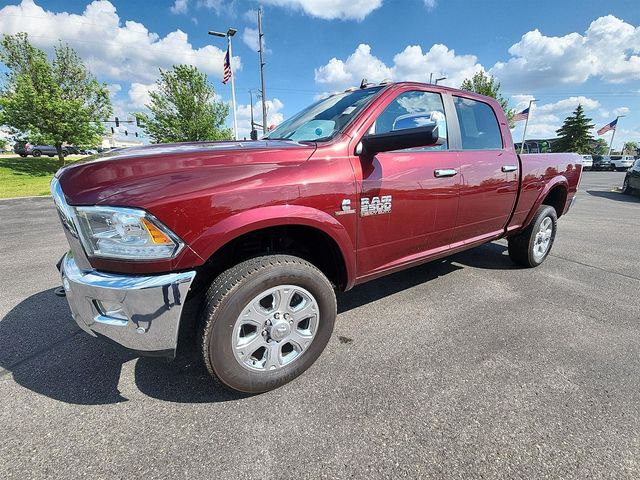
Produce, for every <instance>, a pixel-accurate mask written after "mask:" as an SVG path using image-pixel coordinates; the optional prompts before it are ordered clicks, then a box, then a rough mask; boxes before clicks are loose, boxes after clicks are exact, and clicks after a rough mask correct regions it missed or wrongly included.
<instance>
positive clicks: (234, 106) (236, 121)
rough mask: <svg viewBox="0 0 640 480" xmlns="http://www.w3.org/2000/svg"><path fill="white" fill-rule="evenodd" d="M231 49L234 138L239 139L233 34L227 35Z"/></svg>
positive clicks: (228, 45) (230, 67)
mask: <svg viewBox="0 0 640 480" xmlns="http://www.w3.org/2000/svg"><path fill="white" fill-rule="evenodd" d="M227 47H228V49H229V69H230V70H231V108H232V109H233V138H234V140H238V118H237V117H236V76H235V74H234V73H233V52H232V50H231V35H227Z"/></svg>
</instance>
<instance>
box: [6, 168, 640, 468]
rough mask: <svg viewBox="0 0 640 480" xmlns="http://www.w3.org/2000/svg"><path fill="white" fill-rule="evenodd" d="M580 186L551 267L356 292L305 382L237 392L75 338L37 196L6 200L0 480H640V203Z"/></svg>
mask: <svg viewBox="0 0 640 480" xmlns="http://www.w3.org/2000/svg"><path fill="white" fill-rule="evenodd" d="M623 175H624V174H622V173H609V172H587V173H585V175H584V178H583V181H582V186H581V191H580V194H579V199H578V202H577V203H576V205H575V206H574V207H573V209H572V211H571V212H570V214H569V215H568V216H566V217H564V218H562V219H560V222H559V232H558V236H557V238H556V243H555V245H554V247H553V251H552V252H551V256H550V257H549V258H548V259H547V261H546V262H545V264H544V265H543V266H542V267H540V268H537V269H533V270H525V269H519V268H516V267H515V266H514V265H512V264H511V262H510V260H509V258H508V257H507V256H506V251H505V243H504V242H496V243H492V244H489V245H485V246H483V247H480V248H476V249H474V250H471V251H469V252H465V253H462V254H459V255H455V256H454V257H451V258H449V259H447V260H444V261H439V262H434V263H431V264H428V265H424V266H421V267H418V268H414V269H411V270H408V271H405V272H402V273H399V274H395V275H392V276H390V277H387V278H384V279H380V280H377V281H374V282H371V283H369V284H365V285H362V286H360V287H357V288H356V289H354V290H353V291H351V292H349V293H347V294H345V295H342V296H341V297H340V299H339V310H340V312H341V313H340V315H339V317H338V321H337V324H336V329H335V332H334V336H333V338H332V340H331V341H330V343H329V345H328V347H327V349H326V350H325V352H324V354H323V355H322V356H321V358H320V359H319V360H318V362H317V363H316V364H315V365H314V366H313V367H312V368H311V369H310V370H309V371H308V372H307V373H306V374H304V375H303V376H302V377H300V378H299V379H298V380H296V381H294V382H293V383H290V384H288V385H286V386H285V387H283V388H281V389H279V390H276V391H274V392H270V393H267V394H263V395H259V396H254V397H243V396H236V395H233V394H231V393H228V392H227V391H226V390H223V389H222V388H221V387H219V386H218V385H215V384H213V383H212V382H211V381H210V379H209V377H208V375H207V374H206V372H205V370H204V368H203V367H202V366H201V365H200V364H199V363H198V362H197V361H195V360H194V359H193V358H192V357H189V356H188V355H184V356H182V357H181V358H180V359H179V360H178V361H176V362H173V363H166V362H163V361H159V360H155V359H148V358H137V357H135V356H134V355H132V354H129V353H127V352H124V351H123V350H120V349H119V348H117V347H114V346H111V345H108V344H105V343H103V342H101V341H99V340H97V339H94V338H92V337H90V336H88V335H86V334H85V333H83V332H81V331H80V330H79V328H78V327H77V326H75V325H74V324H73V323H72V321H71V318H70V313H69V310H68V307H67V305H66V301H65V300H64V299H63V298H58V297H56V296H55V295H54V293H53V290H54V288H55V287H57V286H58V285H59V279H58V275H57V271H56V269H55V266H54V265H55V263H56V261H57V260H58V258H59V257H60V256H61V255H62V254H63V253H64V251H65V239H64V235H63V233H62V230H61V228H60V226H59V222H58V219H57V217H56V214H55V212H54V208H53V205H52V202H51V199H50V198H36V199H23V200H5V201H0V267H1V268H0V270H1V272H2V275H1V276H0V286H1V291H2V292H3V294H2V296H0V406H1V407H0V478H2V479H13V478H15V479H24V478H29V479H38V478H85V477H86V478H145V479H154V478H190V479H196V478H221V479H231V478H244V479H248V478H269V479H271V478H273V479H282V478H361V477H362V478H404V477H411V478H428V477H433V478H497V477H501V478H580V479H583V478H616V479H621V478H639V477H640V420H639V419H640V379H639V372H640V288H639V287H640V198H634V197H626V196H624V195H622V194H620V193H618V192H614V191H612V190H613V188H614V187H619V186H620V185H621V184H622V178H623Z"/></svg>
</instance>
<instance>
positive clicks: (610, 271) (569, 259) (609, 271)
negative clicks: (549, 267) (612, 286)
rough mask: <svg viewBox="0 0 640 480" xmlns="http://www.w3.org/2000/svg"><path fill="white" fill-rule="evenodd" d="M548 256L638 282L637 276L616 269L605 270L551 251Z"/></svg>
mask: <svg viewBox="0 0 640 480" xmlns="http://www.w3.org/2000/svg"><path fill="white" fill-rule="evenodd" d="M549 256H550V257H554V258H559V259H560V260H564V261H566V262H571V263H576V264H578V265H582V266H584V267H590V268H595V269H596V270H600V271H601V272H606V273H612V274H614V275H619V276H621V277H624V278H629V279H631V280H637V281H639V282H640V278H638V277H633V276H631V275H627V274H625V273H620V272H616V271H614V270H607V269H606V268H602V267H597V266H595V265H590V264H588V263H583V262H580V261H578V260H573V259H572V258H566V257H561V256H560V255H555V254H553V253H550V254H549Z"/></svg>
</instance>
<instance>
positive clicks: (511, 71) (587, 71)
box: [490, 15, 640, 88]
mask: <svg viewBox="0 0 640 480" xmlns="http://www.w3.org/2000/svg"><path fill="white" fill-rule="evenodd" d="M509 53H510V54H511V58H510V59H509V60H507V61H506V62H498V63H496V64H495V65H494V67H493V68H492V69H491V70H490V73H491V74H492V75H495V76H497V77H498V78H499V79H500V81H501V82H502V84H503V85H504V86H507V87H508V88H509V87H510V86H517V87H518V88H540V87H545V86H550V85H557V84H558V83H564V84H579V83H583V82H585V81H587V80H588V79H589V78H590V77H600V78H602V79H603V80H605V81H607V82H611V83H622V82H626V81H633V80H635V81H637V80H638V78H640V55H639V54H640V27H634V26H633V25H631V24H628V23H626V22H624V21H623V20H620V19H619V18H616V17H614V16H613V15H607V16H604V17H600V18H598V19H596V20H594V21H593V22H591V25H590V26H589V28H588V29H587V31H586V32H585V33H584V34H579V33H576V32H574V33H570V34H568V35H565V36H562V37H548V36H546V35H544V34H542V33H541V32H540V31H539V30H537V29H536V30H533V31H530V32H527V33H525V34H524V35H523V36H522V38H521V39H520V41H519V42H518V43H516V44H514V45H512V46H511V48H510V49H509Z"/></svg>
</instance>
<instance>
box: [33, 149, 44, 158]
mask: <svg viewBox="0 0 640 480" xmlns="http://www.w3.org/2000/svg"><path fill="white" fill-rule="evenodd" d="M32 155H33V156H34V157H39V156H40V155H42V152H41V151H40V150H34V151H33V152H32Z"/></svg>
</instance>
